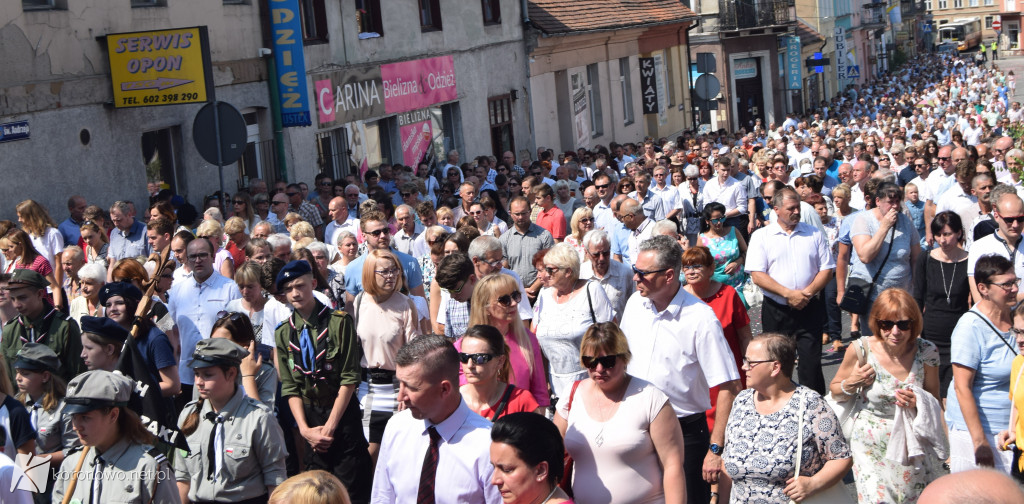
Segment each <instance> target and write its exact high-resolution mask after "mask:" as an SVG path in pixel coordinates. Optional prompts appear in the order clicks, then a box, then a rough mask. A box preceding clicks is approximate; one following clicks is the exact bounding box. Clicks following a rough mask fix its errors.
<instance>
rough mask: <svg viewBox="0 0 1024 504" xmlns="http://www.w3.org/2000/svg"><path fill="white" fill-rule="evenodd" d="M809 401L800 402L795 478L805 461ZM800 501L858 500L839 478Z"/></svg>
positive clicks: (841, 503)
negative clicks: (806, 421) (805, 421)
mask: <svg viewBox="0 0 1024 504" xmlns="http://www.w3.org/2000/svg"><path fill="white" fill-rule="evenodd" d="M809 401H810V399H807V400H804V401H801V403H800V423H799V428H797V431H796V432H797V438H796V470H795V471H794V472H793V478H798V477H800V465H801V463H802V462H803V460H802V459H803V453H804V446H803V445H804V414H805V413H806V412H807V403H808V402H809ZM812 435H813V434H812ZM800 502H801V503H806V504H854V503H855V502H857V501H856V500H854V498H853V496H851V495H850V492H848V491H847V490H846V487H845V486H844V485H843V480H839V481H837V482H835V484H833V485H832V486H830V487H828V488H824V489H822V490H819V491H818V492H817V493H815V494H814V495H812V496H810V497H808V498H806V499H804V500H802V501H800ZM789 504H796V501H794V500H792V499H790V501H789Z"/></svg>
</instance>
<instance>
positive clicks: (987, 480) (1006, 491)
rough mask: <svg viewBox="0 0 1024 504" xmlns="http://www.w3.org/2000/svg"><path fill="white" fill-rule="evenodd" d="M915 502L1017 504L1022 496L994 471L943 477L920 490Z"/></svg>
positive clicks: (1018, 489) (930, 503)
mask: <svg viewBox="0 0 1024 504" xmlns="http://www.w3.org/2000/svg"><path fill="white" fill-rule="evenodd" d="M918 502H926V503H928V504H1019V503H1021V502H1024V493H1022V492H1021V489H1020V487H1018V486H1017V484H1016V483H1015V482H1014V481H1013V479H1011V478H1010V477H1009V476H1007V475H1005V474H1003V473H1001V472H999V471H996V470H995V469H972V470H970V471H963V472H958V473H953V474H947V475H945V476H943V477H941V478H939V479H937V480H935V481H933V482H931V484H930V485H928V486H926V487H925V488H924V491H923V492H921V497H920V498H918Z"/></svg>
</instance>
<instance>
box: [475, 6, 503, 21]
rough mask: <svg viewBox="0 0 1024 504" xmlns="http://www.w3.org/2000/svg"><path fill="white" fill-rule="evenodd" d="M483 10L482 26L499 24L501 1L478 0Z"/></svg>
mask: <svg viewBox="0 0 1024 504" xmlns="http://www.w3.org/2000/svg"><path fill="white" fill-rule="evenodd" d="M480 4H481V7H482V8H483V10H484V24H485V25H494V24H501V0H480Z"/></svg>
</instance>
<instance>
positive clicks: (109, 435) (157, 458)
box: [53, 370, 178, 504]
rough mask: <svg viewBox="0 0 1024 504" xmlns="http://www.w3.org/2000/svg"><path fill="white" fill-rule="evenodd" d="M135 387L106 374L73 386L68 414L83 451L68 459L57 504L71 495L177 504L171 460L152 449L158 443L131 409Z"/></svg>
mask: <svg viewBox="0 0 1024 504" xmlns="http://www.w3.org/2000/svg"><path fill="white" fill-rule="evenodd" d="M134 387H135V382H133V381H132V380H131V379H129V378H126V377H124V376H122V375H119V374H114V373H111V372H109V371H102V370H95V371H86V372H85V373H82V374H80V375H78V376H76V377H74V378H72V380H71V382H70V383H68V394H67V396H66V397H65V398H64V414H65V415H70V416H71V425H72V426H73V427H74V430H75V432H76V433H77V434H78V440H79V442H80V443H82V445H83V447H80V448H75V449H72V450H71V451H70V452H69V453H68V454H67V456H66V457H64V462H63V463H61V466H60V472H58V473H57V482H56V484H54V487H53V502H62V501H63V499H64V496H65V495H66V494H68V493H70V495H71V499H70V502H71V503H74V504H101V503H115V502H117V503H123V502H128V503H138V504H151V503H165V502H177V501H178V492H177V490H176V489H175V487H174V481H173V480H172V479H171V471H170V466H169V465H168V463H167V459H166V458H165V457H164V456H163V454H161V453H160V452H159V450H156V449H154V448H153V445H152V443H153V442H154V441H155V439H154V437H153V435H152V434H150V433H149V431H147V430H146V428H145V426H143V425H142V422H141V421H140V420H139V416H138V414H136V413H135V412H134V411H132V410H130V409H128V408H127V407H126V405H127V404H128V399H129V398H130V397H131V393H132V389H133V388H134ZM79 462H81V463H79ZM72 485H73V488H72Z"/></svg>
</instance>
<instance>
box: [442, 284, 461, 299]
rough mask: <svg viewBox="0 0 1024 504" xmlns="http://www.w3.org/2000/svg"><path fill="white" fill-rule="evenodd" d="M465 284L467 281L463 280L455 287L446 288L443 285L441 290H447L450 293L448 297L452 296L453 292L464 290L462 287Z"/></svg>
mask: <svg viewBox="0 0 1024 504" xmlns="http://www.w3.org/2000/svg"><path fill="white" fill-rule="evenodd" d="M465 286H466V281H465V280H463V281H462V282H460V283H459V286H458V287H456V288H454V289H445V288H444V287H441V292H446V293H447V294H448V297H451V296H452V294H458V293H460V292H462V288H463V287H465Z"/></svg>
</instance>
